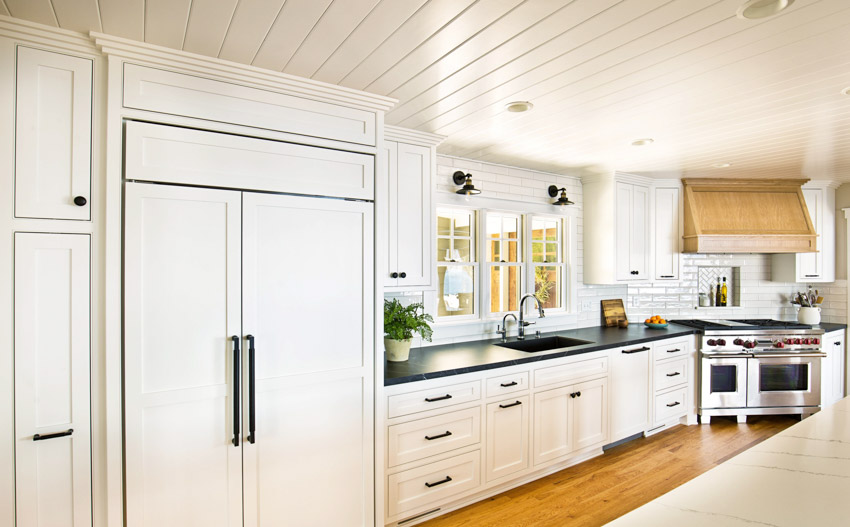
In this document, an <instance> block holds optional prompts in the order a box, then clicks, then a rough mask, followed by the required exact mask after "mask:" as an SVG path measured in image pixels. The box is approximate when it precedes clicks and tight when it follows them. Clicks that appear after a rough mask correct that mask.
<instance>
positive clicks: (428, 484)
mask: <svg viewBox="0 0 850 527" xmlns="http://www.w3.org/2000/svg"><path fill="white" fill-rule="evenodd" d="M451 480H452V477H451V476H446V479H441V480H440V481H437V482H436V483H428V482H427V481H426V482H425V486H426V487H428V488H429V489H430V488H431V487H436V486H437V485H442V484H443V483H448V482H449V481H451Z"/></svg>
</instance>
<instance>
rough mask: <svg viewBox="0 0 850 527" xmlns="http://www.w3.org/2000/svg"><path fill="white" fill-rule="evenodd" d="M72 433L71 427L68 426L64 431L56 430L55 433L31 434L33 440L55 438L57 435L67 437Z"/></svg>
mask: <svg viewBox="0 0 850 527" xmlns="http://www.w3.org/2000/svg"><path fill="white" fill-rule="evenodd" d="M73 433H74V429H73V428H69V429H67V430H65V431H64V432H56V433H55V434H44V435H42V434H35V435H34V436H32V440H33V441H44V440H45V439H56V438H57V437H67V436H69V435H71V434H73Z"/></svg>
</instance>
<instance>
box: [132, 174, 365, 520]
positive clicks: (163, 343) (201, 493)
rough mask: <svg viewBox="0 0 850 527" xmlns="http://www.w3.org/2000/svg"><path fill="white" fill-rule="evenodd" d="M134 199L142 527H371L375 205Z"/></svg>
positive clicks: (135, 428) (136, 490) (136, 472)
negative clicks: (330, 331)
mask: <svg viewBox="0 0 850 527" xmlns="http://www.w3.org/2000/svg"><path fill="white" fill-rule="evenodd" d="M126 196H127V198H126V199H127V205H126V234H125V239H126V242H125V246H126V249H125V250H126V253H125V306H126V307H125V354H124V357H125V371H124V378H125V416H124V419H125V429H126V435H125V438H126V439H125V449H126V488H127V504H126V510H127V512H126V514H127V525H128V526H140V525H172V524H186V525H189V524H203V525H209V526H216V525H220V526H230V525H243V522H244V525H251V526H253V525H259V524H264V525H287V524H291V525H371V524H372V523H373V510H372V507H371V506H370V504H371V503H372V501H373V496H372V494H373V480H372V476H373V471H372V463H373V441H374V438H373V433H372V423H373V416H372V397H373V395H372V391H373V387H372V375H373V374H372V371H373V367H372V364H373V363H372V360H373V355H374V353H373V350H374V338H373V335H374V332H373V331H372V329H371V328H372V327H373V312H374V309H373V295H372V293H371V292H372V291H373V285H374V284H373V267H372V264H373V260H372V258H373V257H372V254H373V252H372V250H373V246H372V236H373V234H372V233H373V226H372V216H371V215H372V209H371V207H372V205H371V204H370V203H364V202H359V201H343V200H335V199H321V198H315V197H301V196H282V195H273V194H258V193H249V192H240V191H227V190H212V189H204V188H190V187H180V186H162V185H151V184H144V183H128V184H127V186H126ZM329 243H330V245H329ZM329 247H330V248H332V249H333V250H334V251H335V252H338V254H343V255H345V259H346V265H344V266H339V265H338V263H337V260H336V259H334V258H325V257H324V255H325V254H326V253H327V251H328V249H329ZM329 299H333V301H329ZM327 320H333V321H334V337H333V338H329V339H322V338H317V335H321V334H323V333H325V332H326V331H327V327H326V321H327ZM329 495H330V496H335V500H334V506H333V507H328V506H327V496H329Z"/></svg>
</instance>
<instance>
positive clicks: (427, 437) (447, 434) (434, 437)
mask: <svg viewBox="0 0 850 527" xmlns="http://www.w3.org/2000/svg"><path fill="white" fill-rule="evenodd" d="M450 435H452V433H451V432H449V431H448V430H446V433H445V434H440V435H438V436H430V437H429V436H425V439H427V440H428V441H433V440H435V439H440V438H441V437H449V436H450Z"/></svg>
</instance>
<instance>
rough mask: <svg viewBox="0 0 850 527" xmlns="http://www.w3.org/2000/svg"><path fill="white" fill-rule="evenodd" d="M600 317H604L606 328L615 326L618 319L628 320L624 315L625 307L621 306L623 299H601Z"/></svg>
mask: <svg viewBox="0 0 850 527" xmlns="http://www.w3.org/2000/svg"><path fill="white" fill-rule="evenodd" d="M602 318H604V319H605V327H608V328H610V327H615V326H616V325H617V323H618V322H619V321H620V320H628V319H627V317H626V308H625V307H624V306H623V299H622V298H616V299H613V300H603V301H602Z"/></svg>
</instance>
